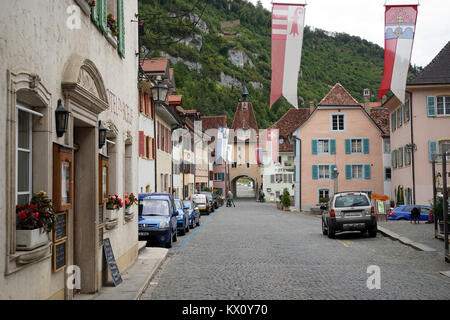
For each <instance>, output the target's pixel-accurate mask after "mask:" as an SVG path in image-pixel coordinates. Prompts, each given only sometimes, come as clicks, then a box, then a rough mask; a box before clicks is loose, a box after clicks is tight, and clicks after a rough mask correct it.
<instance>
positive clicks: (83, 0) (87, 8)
mask: <svg viewBox="0 0 450 320" xmlns="http://www.w3.org/2000/svg"><path fill="white" fill-rule="evenodd" d="M75 2H76V3H77V4H78V6H79V7H80V8H81V10H82V11H83V12H84V13H85V14H86V15H87V16H89V17H90V16H91V6H90V5H89V3H88V2H87V1H86V0H75Z"/></svg>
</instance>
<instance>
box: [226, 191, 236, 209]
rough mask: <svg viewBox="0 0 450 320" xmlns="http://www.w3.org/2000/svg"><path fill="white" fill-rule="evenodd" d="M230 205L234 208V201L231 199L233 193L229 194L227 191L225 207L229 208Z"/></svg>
mask: <svg viewBox="0 0 450 320" xmlns="http://www.w3.org/2000/svg"><path fill="white" fill-rule="evenodd" d="M231 204H233V207H236V205H235V203H234V199H233V192H231V190H228V193H227V206H230V207H231Z"/></svg>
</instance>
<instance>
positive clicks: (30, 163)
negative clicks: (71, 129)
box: [15, 104, 34, 204]
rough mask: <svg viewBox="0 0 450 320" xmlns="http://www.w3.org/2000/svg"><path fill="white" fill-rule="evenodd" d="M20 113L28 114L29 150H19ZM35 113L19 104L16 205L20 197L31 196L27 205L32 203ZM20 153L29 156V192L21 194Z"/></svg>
mask: <svg viewBox="0 0 450 320" xmlns="http://www.w3.org/2000/svg"><path fill="white" fill-rule="evenodd" d="M19 112H24V113H27V114H28V117H29V118H28V122H29V123H28V128H29V133H28V135H29V136H28V139H29V149H24V148H19ZM33 114H34V112H32V110H29V109H28V108H26V107H25V106H23V105H20V104H17V107H16V119H17V125H16V143H15V148H16V190H15V191H16V204H17V203H18V198H19V196H23V195H29V196H28V201H27V203H29V202H30V200H31V196H32V193H33V117H32V115H33ZM19 152H27V153H28V154H29V158H28V184H29V185H28V191H21V192H19V191H18V190H19V185H18V184H19Z"/></svg>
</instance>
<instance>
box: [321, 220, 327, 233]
mask: <svg viewBox="0 0 450 320" xmlns="http://www.w3.org/2000/svg"><path fill="white" fill-rule="evenodd" d="M322 234H323V235H324V236H326V235H328V230H327V229H326V228H325V222H323V219H322Z"/></svg>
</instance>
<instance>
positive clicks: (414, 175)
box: [405, 91, 416, 204]
mask: <svg viewBox="0 0 450 320" xmlns="http://www.w3.org/2000/svg"><path fill="white" fill-rule="evenodd" d="M405 92H406V93H408V94H409V100H410V103H409V105H410V110H409V111H410V116H409V117H410V121H411V146H412V148H411V169H412V181H413V204H416V163H415V160H414V159H415V158H414V151H415V148H416V146H415V144H414V117H413V94H412V92H410V91H405Z"/></svg>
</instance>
